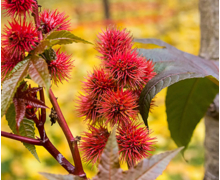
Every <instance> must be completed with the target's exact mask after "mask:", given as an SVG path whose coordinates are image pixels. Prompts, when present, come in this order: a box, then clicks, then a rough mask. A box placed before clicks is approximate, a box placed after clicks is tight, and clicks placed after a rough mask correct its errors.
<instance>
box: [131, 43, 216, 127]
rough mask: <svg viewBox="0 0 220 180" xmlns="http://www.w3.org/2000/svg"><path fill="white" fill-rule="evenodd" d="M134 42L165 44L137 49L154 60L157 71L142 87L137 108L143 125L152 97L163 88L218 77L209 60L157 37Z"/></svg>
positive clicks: (147, 57) (146, 122)
mask: <svg viewBox="0 0 220 180" xmlns="http://www.w3.org/2000/svg"><path fill="white" fill-rule="evenodd" d="M135 42H141V43H147V44H152V43H153V44H156V45H159V46H166V48H164V49H139V50H138V51H139V54H141V55H143V56H144V57H146V59H151V60H152V61H153V62H155V71H156V72H157V73H158V74H157V75H156V76H155V77H154V78H152V79H151V80H150V81H149V82H148V83H147V85H146V86H145V88H144V89H143V91H142V93H141V96H140V100H139V105H140V107H139V109H140V113H141V115H142V118H143V120H144V123H145V125H147V126H148V120H147V119H148V114H149V109H150V102H151V100H152V98H153V97H154V96H155V95H156V94H157V93H158V92H160V91H161V90H162V89H163V88H165V87H168V86H170V85H172V84H174V83H176V82H179V81H181V80H184V79H190V78H198V77H205V76H210V75H211V76H213V77H215V78H216V79H218V68H216V65H215V64H214V63H213V62H212V61H210V62H208V61H207V60H205V59H203V58H200V57H198V56H194V55H192V54H189V53H185V52H183V51H180V50H178V49H176V48H175V47H173V46H171V45H169V44H167V43H165V42H163V41H161V40H157V39H139V40H137V39H136V40H135Z"/></svg>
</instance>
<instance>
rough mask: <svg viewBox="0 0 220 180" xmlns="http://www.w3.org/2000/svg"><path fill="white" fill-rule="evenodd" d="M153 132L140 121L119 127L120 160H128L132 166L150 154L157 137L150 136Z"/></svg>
mask: <svg viewBox="0 0 220 180" xmlns="http://www.w3.org/2000/svg"><path fill="white" fill-rule="evenodd" d="M150 134H151V132H150V131H149V130H148V129H147V128H146V127H145V126H144V127H141V124H140V123H139V124H138V123H134V122H133V123H131V124H127V125H126V126H119V127H118V134H117V136H116V137H117V142H118V146H119V153H120V160H121V161H124V162H127V163H128V165H129V166H130V167H132V166H134V165H136V164H137V163H138V162H139V161H140V160H141V159H143V158H147V157H148V156H150V155H151V154H150V152H149V151H153V150H154V147H153V146H152V145H153V144H154V143H155V141H153V140H155V138H152V137H150Z"/></svg>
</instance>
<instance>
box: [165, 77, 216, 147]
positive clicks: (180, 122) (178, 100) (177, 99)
mask: <svg viewBox="0 0 220 180" xmlns="http://www.w3.org/2000/svg"><path fill="white" fill-rule="evenodd" d="M218 91H219V90H218V86H217V85H216V84H214V83H213V82H211V81H210V80H209V79H207V78H196V79H187V80H183V81H180V82H178V83H176V84H173V85H172V86H170V87H169V88H168V90H167V96H166V112H167V121H168V126H169V130H170V133H171V137H172V139H173V140H174V141H175V143H176V144H177V145H178V146H179V147H180V146H185V148H186V147H187V146H188V144H189V142H190V139H191V137H192V134H193V131H194V129H195V127H196V125H197V124H198V123H199V121H200V119H201V118H202V117H203V116H204V114H205V112H206V111H207V109H208V107H209V105H210V104H211V103H212V101H213V99H214V98H215V96H216V94H217V93H218Z"/></svg>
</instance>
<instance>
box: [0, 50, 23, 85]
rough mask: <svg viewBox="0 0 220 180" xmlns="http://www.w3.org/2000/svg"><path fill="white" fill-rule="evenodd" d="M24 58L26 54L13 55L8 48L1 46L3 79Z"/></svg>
mask: <svg viewBox="0 0 220 180" xmlns="http://www.w3.org/2000/svg"><path fill="white" fill-rule="evenodd" d="M23 58H24V55H22V54H21V55H18V56H11V54H10V53H9V52H8V51H7V50H6V48H3V47H2V48H1V78H2V79H1V80H2V81H3V80H4V79H5V77H6V76H7V75H8V74H9V73H10V72H11V70H12V69H13V68H14V67H15V66H16V65H17V64H18V63H19V62H20V61H22V60H23Z"/></svg>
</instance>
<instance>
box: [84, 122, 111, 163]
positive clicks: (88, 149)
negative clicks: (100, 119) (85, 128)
mask: <svg viewBox="0 0 220 180" xmlns="http://www.w3.org/2000/svg"><path fill="white" fill-rule="evenodd" d="M89 131H90V132H85V133H84V136H82V139H81V141H80V149H81V150H82V152H83V156H82V158H83V160H84V161H85V162H91V163H92V164H95V163H96V162H98V161H99V160H100V157H101V154H102V152H103V149H104V147H105V145H106V143H107V141H108V137H109V132H108V130H107V129H106V128H105V127H103V126H99V127H94V126H89Z"/></svg>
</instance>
